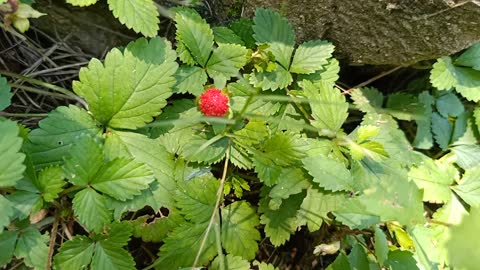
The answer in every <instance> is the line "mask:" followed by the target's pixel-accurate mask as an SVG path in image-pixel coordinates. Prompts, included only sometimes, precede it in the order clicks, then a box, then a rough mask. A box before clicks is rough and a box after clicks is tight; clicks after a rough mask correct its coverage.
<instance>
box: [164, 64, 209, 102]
mask: <svg viewBox="0 0 480 270" xmlns="http://www.w3.org/2000/svg"><path fill="white" fill-rule="evenodd" d="M175 79H176V81H177V83H176V84H175V86H174V87H173V91H174V92H175V93H181V94H184V93H187V92H188V93H191V94H193V95H195V96H200V95H201V94H202V93H203V92H204V91H205V90H204V88H203V86H204V85H205V84H206V83H207V80H208V77H207V73H205V71H204V70H203V69H201V68H199V67H189V66H182V67H180V68H179V69H178V70H177V72H176V73H175Z"/></svg>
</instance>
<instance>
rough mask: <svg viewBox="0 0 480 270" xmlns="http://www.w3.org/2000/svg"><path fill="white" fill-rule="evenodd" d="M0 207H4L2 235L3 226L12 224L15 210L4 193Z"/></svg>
mask: <svg viewBox="0 0 480 270" xmlns="http://www.w3.org/2000/svg"><path fill="white" fill-rule="evenodd" d="M0 209H2V215H1V216H0V237H1V235H2V232H3V228H4V227H5V226H7V225H9V224H10V218H11V217H12V216H13V214H14V213H15V212H14V208H13V205H12V203H11V202H10V201H9V200H7V199H6V198H5V197H3V196H2V195H0ZM0 256H1V255H0ZM0 265H2V263H1V259H0Z"/></svg>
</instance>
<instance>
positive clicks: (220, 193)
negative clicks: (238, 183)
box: [192, 141, 230, 268]
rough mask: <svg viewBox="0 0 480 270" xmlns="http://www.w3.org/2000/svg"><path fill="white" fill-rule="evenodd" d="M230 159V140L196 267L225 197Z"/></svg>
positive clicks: (196, 259)
mask: <svg viewBox="0 0 480 270" xmlns="http://www.w3.org/2000/svg"><path fill="white" fill-rule="evenodd" d="M229 160H230V141H229V142H228V145H227V151H226V153H225V163H224V165H223V173H222V179H221V180H220V186H219V187H218V190H217V201H216V202H215V208H214V209H213V213H212V216H211V217H210V222H209V223H208V227H207V230H206V231H205V236H203V239H202V243H201V244H200V248H199V249H198V252H197V256H196V257H195V261H194V262H193V266H192V268H194V267H195V266H196V265H197V263H198V260H199V259H200V255H201V254H202V251H203V248H204V247H205V243H206V242H207V238H208V234H209V233H210V230H211V229H212V225H213V223H214V222H215V216H216V215H217V214H218V207H219V206H220V201H221V200H222V197H223V186H224V184H225V178H227V171H228V162H229Z"/></svg>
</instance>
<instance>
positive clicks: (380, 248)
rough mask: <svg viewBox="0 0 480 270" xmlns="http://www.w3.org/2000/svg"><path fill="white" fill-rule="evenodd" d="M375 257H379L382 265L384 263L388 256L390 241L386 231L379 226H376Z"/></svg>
mask: <svg viewBox="0 0 480 270" xmlns="http://www.w3.org/2000/svg"><path fill="white" fill-rule="evenodd" d="M374 247H375V257H377V260H378V262H379V263H380V265H383V262H385V260H386V259H387V256H388V242H387V236H386V235H385V233H384V232H383V231H382V230H381V229H380V228H379V227H378V226H375V246H374Z"/></svg>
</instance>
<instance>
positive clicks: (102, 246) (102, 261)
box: [91, 223, 136, 270]
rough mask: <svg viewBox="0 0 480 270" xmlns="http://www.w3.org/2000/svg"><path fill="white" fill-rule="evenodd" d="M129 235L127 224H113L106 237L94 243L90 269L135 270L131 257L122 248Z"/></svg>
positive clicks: (130, 232) (129, 230) (130, 231)
mask: <svg viewBox="0 0 480 270" xmlns="http://www.w3.org/2000/svg"><path fill="white" fill-rule="evenodd" d="M131 234H132V228H131V226H130V225H129V224H127V223H113V224H112V225H111V226H110V231H109V234H108V237H107V238H106V239H103V240H100V241H98V242H97V243H95V251H94V252H95V255H93V258H92V266H91V267H92V269H119V270H134V269H136V268H135V261H134V260H133V257H132V255H130V253H129V252H128V251H127V250H125V249H123V248H122V247H123V246H125V245H126V244H127V243H128V240H130V236H131Z"/></svg>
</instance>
